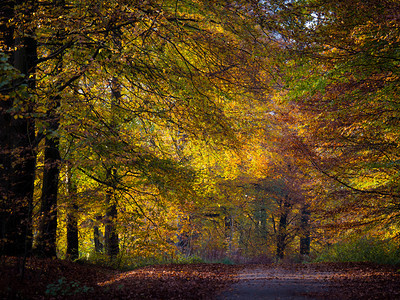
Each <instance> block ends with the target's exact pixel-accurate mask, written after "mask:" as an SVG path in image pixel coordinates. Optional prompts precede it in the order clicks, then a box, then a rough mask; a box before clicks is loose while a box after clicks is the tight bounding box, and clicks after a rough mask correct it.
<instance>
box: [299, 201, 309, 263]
mask: <svg viewBox="0 0 400 300" xmlns="http://www.w3.org/2000/svg"><path fill="white" fill-rule="evenodd" d="M310 244H311V238H310V211H309V207H308V205H307V204H304V205H303V207H302V209H301V219H300V255H303V256H305V255H310Z"/></svg>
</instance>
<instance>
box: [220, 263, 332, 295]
mask: <svg viewBox="0 0 400 300" xmlns="http://www.w3.org/2000/svg"><path fill="white" fill-rule="evenodd" d="M334 276H335V272H333V271H325V270H324V271H321V270H317V269H315V268H313V267H312V266H308V265H271V266H268V265H254V266H249V267H246V268H245V269H243V270H242V271H241V272H240V273H239V274H238V275H237V279H238V280H239V281H238V282H237V283H235V284H233V285H231V286H230V287H229V289H228V290H225V291H224V292H223V293H221V294H220V295H219V296H218V298H217V299H219V300H229V299H236V300H240V299H251V300H257V299H295V300H300V299H329V280H331V279H332V278H333V277H334Z"/></svg>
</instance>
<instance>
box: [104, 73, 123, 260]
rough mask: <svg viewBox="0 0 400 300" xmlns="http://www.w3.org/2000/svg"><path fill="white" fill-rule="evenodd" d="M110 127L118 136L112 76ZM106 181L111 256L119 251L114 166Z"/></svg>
mask: <svg viewBox="0 0 400 300" xmlns="http://www.w3.org/2000/svg"><path fill="white" fill-rule="evenodd" d="M111 93H112V100H111V108H110V109H111V128H112V130H114V132H113V134H114V135H116V136H118V134H119V132H118V128H117V121H116V117H115V110H116V107H117V105H119V101H120V100H121V84H120V83H119V82H118V79H117V78H116V77H114V78H113V79H112V80H111ZM106 181H107V182H109V186H110V187H111V188H108V189H107V191H106V206H107V211H106V224H105V229H104V230H105V231H104V243H105V250H106V254H107V255H108V256H110V257H111V258H113V257H115V256H116V255H118V253H119V239H118V232H117V228H116V223H117V219H118V211H117V202H116V198H115V187H116V186H117V184H118V179H117V170H116V169H115V168H109V169H108V170H107V179H106Z"/></svg>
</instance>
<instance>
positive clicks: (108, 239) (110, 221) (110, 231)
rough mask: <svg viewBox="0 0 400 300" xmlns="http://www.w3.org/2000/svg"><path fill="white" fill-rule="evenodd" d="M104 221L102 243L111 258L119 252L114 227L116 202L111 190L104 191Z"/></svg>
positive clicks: (116, 213)
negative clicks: (105, 208)
mask: <svg viewBox="0 0 400 300" xmlns="http://www.w3.org/2000/svg"><path fill="white" fill-rule="evenodd" d="M106 205H107V211H106V222H105V230H104V243H105V250H106V254H107V255H108V256H110V257H111V258H113V257H115V256H117V255H118V253H119V239H118V232H117V228H116V221H117V218H118V211H117V204H116V203H115V197H114V193H113V191H111V190H107V192H106Z"/></svg>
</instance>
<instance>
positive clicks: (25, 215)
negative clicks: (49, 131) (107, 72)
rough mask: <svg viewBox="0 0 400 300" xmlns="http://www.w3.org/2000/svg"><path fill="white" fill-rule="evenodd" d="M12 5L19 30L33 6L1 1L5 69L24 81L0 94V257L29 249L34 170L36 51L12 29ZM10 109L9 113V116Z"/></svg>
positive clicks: (29, 34) (28, 37)
mask: <svg viewBox="0 0 400 300" xmlns="http://www.w3.org/2000/svg"><path fill="white" fill-rule="evenodd" d="M22 4H23V5H22ZM16 5H21V6H20V7H19V10H18V13H21V14H22V15H23V18H24V21H25V23H21V24H22V25H18V26H24V24H29V23H30V20H31V18H32V16H33V13H34V10H35V8H36V7H35V6H36V1H35V0H30V1H22V0H19V1H3V3H2V7H1V11H0V14H1V15H0V18H1V24H2V25H1V30H2V33H1V39H2V42H3V46H4V47H5V48H6V49H3V50H4V52H6V53H7V52H8V54H10V59H9V63H10V64H11V65H13V66H14V67H15V68H16V70H18V71H19V72H20V74H21V75H23V76H24V77H23V78H21V79H18V80H13V81H12V82H11V83H10V84H9V85H7V86H6V87H5V88H4V89H2V92H1V95H2V98H3V97H4V96H6V97H5V99H1V101H0V103H1V104H0V125H1V132H2V133H1V134H0V140H1V141H0V145H1V151H0V163H1V164H2V167H1V168H0V169H1V171H0V182H1V183H0V201H1V202H0V209H1V211H0V217H1V218H0V226H1V229H0V241H1V242H0V243H2V244H1V249H0V251H1V253H2V254H7V255H26V254H27V253H28V252H30V250H31V245H32V226H31V223H32V203H33V190H34V180H35V169H36V152H35V145H34V141H35V122H34V119H33V117H32V115H31V113H32V112H33V107H34V102H33V97H31V96H30V95H31V93H32V92H34V90H35V87H36V81H35V80H36V79H35V75H34V74H35V68H36V61H37V45H36V40H35V39H34V32H33V30H32V29H27V28H24V29H23V30H20V29H22V28H17V27H16V26H17V25H15V24H13V21H12V18H13V17H14V14H15V11H14V10H15V7H16ZM3 30H4V31H3ZM14 36H15V38H13V37H14ZM10 49H11V50H10ZM14 49H15V50H14ZM22 84H26V85H27V87H28V93H26V94H22V93H19V94H18V93H15V91H16V90H17V89H18V88H19V87H21V85H22ZM4 100H5V101H4ZM11 108H13V110H14V112H10V109H11ZM4 241H5V242H4Z"/></svg>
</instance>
